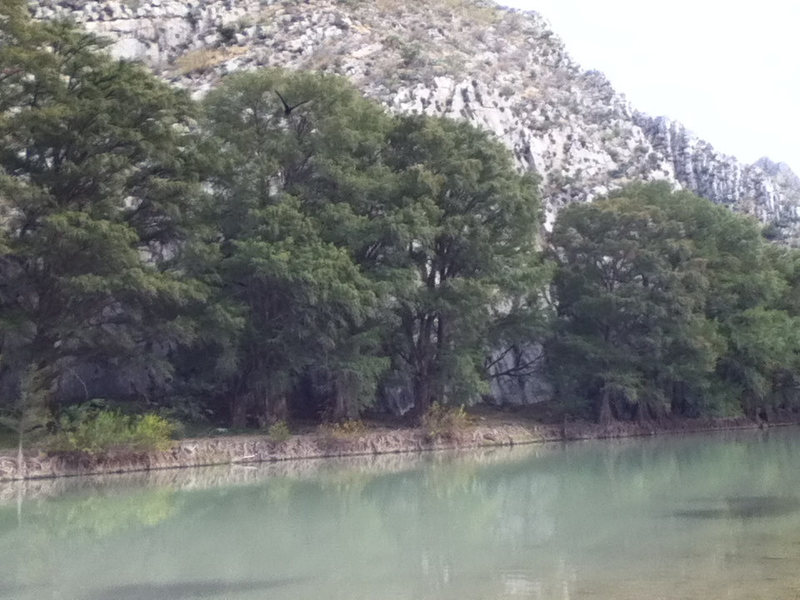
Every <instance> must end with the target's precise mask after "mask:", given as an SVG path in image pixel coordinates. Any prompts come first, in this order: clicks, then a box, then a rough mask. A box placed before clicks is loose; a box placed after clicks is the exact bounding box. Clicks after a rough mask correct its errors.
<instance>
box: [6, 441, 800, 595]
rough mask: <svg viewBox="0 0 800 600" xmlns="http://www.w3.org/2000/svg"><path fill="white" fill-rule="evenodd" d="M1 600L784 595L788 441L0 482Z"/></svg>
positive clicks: (790, 534) (794, 575)
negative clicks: (15, 483)
mask: <svg viewBox="0 0 800 600" xmlns="http://www.w3.org/2000/svg"><path fill="white" fill-rule="evenodd" d="M0 598H3V599H6V598H7V599H14V600H28V599H30V600H44V599H51V598H52V599H56V598H57V599H64V600H193V599H217V600H252V599H270V600H283V599H293V600H308V599H320V600H428V599H437V600H438V599H441V600H471V599H474V600H498V599H512V598H513V599H547V600H549V599H559V600H562V599H563V600H566V599H578V598H580V599H584V598H585V599H593V600H612V599H613V600H626V599H648V600H649V599H659V598H663V599H666V598H669V599H683V598H685V599H706V598H714V599H742V600H744V599H747V600H755V599H759V598H763V599H764V600H784V599H789V600H798V599H800V431H798V430H796V429H784V430H779V431H770V432H742V433H736V434H715V435H692V436H687V437H662V438H654V439H646V440H628V441H623V442H592V443H575V444H569V445H564V446H561V445H549V446H539V447H528V448H523V449H516V450H508V449H498V450H492V451H483V452H477V453H466V454H427V455H424V456H421V457H407V456H406V457H403V456H389V457H378V458H377V459H358V460H351V461H305V462H302V463H296V464H294V465H273V466H266V467H258V468H248V467H241V466H240V467H233V468H225V469H197V470H186V471H165V472H159V473H151V474H149V475H147V474H141V475H131V476H117V477H110V478H103V479H101V478H84V479H80V480H57V481H49V482H31V483H28V484H24V485H9V484H0Z"/></svg>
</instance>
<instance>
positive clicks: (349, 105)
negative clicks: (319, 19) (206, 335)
mask: <svg viewBox="0 0 800 600" xmlns="http://www.w3.org/2000/svg"><path fill="white" fill-rule="evenodd" d="M282 99H286V100H287V101H288V102H290V103H291V104H290V106H294V105H296V104H301V103H302V104H301V106H297V107H296V108H293V109H292V110H288V109H287V107H286V105H284V104H283V102H282ZM205 108H206V114H207V123H208V129H209V134H210V136H211V139H212V140H213V147H214V149H213V152H214V154H215V155H216V157H217V163H216V168H215V172H214V177H213V188H214V203H213V206H212V207H211V210H210V211H209V213H208V217H209V221H210V222H212V223H214V227H213V228H212V233H213V237H212V239H213V245H214V246H215V250H214V253H215V255H216V259H215V260H214V261H212V262H211V263H209V262H206V263H205V268H207V269H208V272H207V273H206V275H205V276H206V277H209V276H210V277H211V280H213V281H216V287H217V289H218V293H219V297H220V301H224V302H229V303H230V306H231V309H232V310H233V311H235V312H236V313H238V314H239V315H240V317H241V319H240V327H239V328H238V329H237V330H230V331H229V332H228V334H229V338H228V339H229V341H228V347H229V348H230V349H231V352H228V353H223V352H222V351H221V350H222V348H221V347H219V348H218V356H219V358H220V359H223V358H224V357H226V356H228V357H230V358H231V359H232V360H227V361H225V364H226V365H227V368H228V370H227V376H226V377H225V378H224V379H225V381H226V384H225V386H224V388H223V390H221V392H222V393H223V394H226V395H227V396H228V398H229V400H230V403H231V416H232V422H233V423H234V424H235V425H237V426H241V425H244V424H245V423H246V420H247V419H246V415H247V412H248V411H250V412H251V413H254V414H256V416H258V417H259V418H260V419H262V420H266V421H274V420H277V419H282V418H285V417H286V416H287V412H288V410H287V409H288V400H289V398H290V396H292V395H294V396H295V397H296V396H299V395H301V393H300V389H301V387H302V388H303V395H305V396H308V395H317V396H322V402H321V406H318V407H317V409H319V410H321V411H322V412H323V413H324V414H323V416H325V417H328V418H333V419H341V418H345V417H356V416H358V413H359V410H360V408H361V407H362V406H363V405H365V404H368V403H371V402H372V400H373V399H374V395H375V385H376V382H377V378H378V376H379V375H380V373H381V371H382V370H383V369H384V368H385V366H386V360H385V359H383V358H382V357H381V354H380V352H379V351H378V346H377V344H378V341H379V340H378V331H377V329H376V327H375V324H376V316H377V311H378V308H379V307H378V300H377V293H378V289H377V287H376V286H375V284H374V281H373V280H371V279H370V278H368V277H366V276H365V275H364V273H363V272H362V270H361V269H360V268H359V266H358V265H357V263H356V261H355V257H356V255H357V254H358V253H359V252H360V251H361V250H362V247H363V246H364V242H363V239H364V236H365V235H367V234H366V233H365V230H367V229H368V228H369V222H368V219H367V218H366V215H364V214H363V213H364V210H365V209H364V204H365V203H366V202H367V200H366V197H368V196H370V195H371V194H372V193H373V192H372V191H371V189H372V188H374V187H375V186H377V185H379V180H380V177H370V172H371V170H372V171H374V170H376V169H378V167H375V163H376V161H377V160H378V159H379V158H380V150H381V148H382V146H383V143H384V140H385V132H386V129H387V128H388V125H389V123H390V120H389V118H388V117H387V116H386V115H385V113H384V112H383V111H382V110H381V109H380V108H379V107H378V106H377V105H375V104H373V103H371V102H368V101H366V100H365V99H364V98H362V97H361V96H360V95H359V94H358V93H357V92H356V91H355V89H354V88H352V86H350V85H349V84H347V83H346V82H345V81H344V80H342V79H339V78H333V77H325V76H319V75H313V74H304V73H299V74H295V73H288V72H282V71H277V70H265V71H261V72H256V73H247V74H241V75H236V76H232V77H230V78H229V79H228V80H226V81H225V82H224V83H223V85H222V86H220V88H218V89H217V90H214V91H213V92H212V93H210V94H209V96H208V98H207V99H206V102H205ZM378 170H379V169H378ZM216 343H217V344H218V345H219V340H217V341H216ZM301 384H305V386H304V387H303V386H302V385H301ZM315 390H316V393H314V392H315Z"/></svg>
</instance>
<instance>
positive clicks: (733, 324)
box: [549, 184, 800, 421]
mask: <svg viewBox="0 0 800 600" xmlns="http://www.w3.org/2000/svg"><path fill="white" fill-rule="evenodd" d="M551 244H552V250H551V252H552V255H553V258H554V260H555V261H556V262H557V264H558V268H557V271H556V276H555V279H554V292H555V298H554V299H555V301H556V303H557V306H558V319H557V325H556V330H555V332H554V335H553V337H552V340H551V343H550V348H549V349H550V358H551V360H552V363H553V365H554V369H553V372H554V376H555V378H556V380H557V383H558V386H559V391H560V395H561V397H562V398H563V399H565V400H566V401H568V402H569V401H571V402H572V403H573V404H577V405H583V406H584V407H586V408H588V409H590V410H591V412H593V413H594V415H595V416H596V417H597V418H598V419H599V420H601V421H607V420H609V419H611V418H639V419H650V418H654V417H660V416H663V415H665V414H670V413H671V414H679V415H686V416H698V415H708V414H712V415H713V414H716V415H723V414H739V413H742V412H743V413H746V414H749V415H751V416H757V415H759V416H762V417H766V416H769V415H770V414H771V413H772V412H773V411H774V410H776V409H778V410H781V409H782V410H786V409H795V408H796V407H797V405H798V394H797V387H798V381H797V375H796V374H797V370H798V366H799V365H798V358H799V357H800V355H799V354H798V351H800V337H798V332H800V329H798V326H799V325H800V322H798V321H797V296H796V294H795V293H794V285H795V279H794V278H795V276H796V271H795V265H796V261H797V258H798V253H797V252H796V251H793V250H790V249H788V248H779V247H775V246H771V245H770V244H769V243H768V242H766V241H765V240H764V238H763V236H762V235H761V226H760V225H759V224H758V223H757V222H756V221H755V220H754V219H751V218H748V217H744V216H740V215H735V214H733V213H732V212H730V211H729V210H727V209H726V208H724V207H720V206H716V205H713V204H712V203H710V202H707V201H705V200H702V199H700V198H697V197H696V196H693V195H691V194H688V193H685V192H677V193H673V192H671V191H670V189H669V187H668V186H667V185H666V184H650V185H633V186H630V187H628V188H627V189H624V190H622V191H620V192H618V193H616V194H614V195H612V197H610V198H608V199H605V200H602V201H598V202H595V203H592V204H584V205H575V206H570V207H568V208H567V209H565V210H564V211H563V212H562V213H561V214H560V215H559V217H558V220H557V222H556V225H555V228H554V230H553V233H552V237H551Z"/></svg>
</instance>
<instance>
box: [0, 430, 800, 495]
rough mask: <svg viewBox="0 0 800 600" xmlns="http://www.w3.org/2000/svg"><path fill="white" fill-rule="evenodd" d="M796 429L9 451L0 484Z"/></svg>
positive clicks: (421, 435) (264, 440)
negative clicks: (97, 452)
mask: <svg viewBox="0 0 800 600" xmlns="http://www.w3.org/2000/svg"><path fill="white" fill-rule="evenodd" d="M799 421H800V418H795V419H792V420H782V421H780V422H770V423H764V422H756V421H753V420H750V419H746V418H731V419H681V420H668V421H661V422H652V423H627V422H625V423H623V422H617V423H613V424H611V425H609V426H601V425H597V424H594V423H587V422H574V423H564V424H561V425H552V424H538V423H530V422H525V421H523V420H521V421H520V422H518V423H513V422H503V423H486V422H483V423H479V424H477V425H475V426H472V427H468V428H465V429H463V430H460V431H458V432H455V433H452V434H450V435H443V436H439V437H436V438H431V437H430V436H429V435H428V434H427V433H426V432H425V431H424V430H422V429H412V428H378V429H373V430H369V431H367V432H365V433H363V434H360V435H352V436H332V435H326V434H321V433H311V434H303V435H295V436H292V437H291V438H289V439H288V440H286V441H282V442H277V441H274V440H271V439H269V437H267V436H235V437H211V438H196V439H184V440H179V441H176V442H175V444H174V445H173V447H172V448H171V449H170V450H167V451H164V452H148V453H132V452H126V453H112V454H108V455H102V456H89V455H83V454H54V455H45V454H42V453H38V452H35V451H34V452H28V453H26V456H25V464H24V466H23V469H22V472H20V470H19V469H18V465H17V460H16V454H15V453H14V452H12V451H6V452H5V453H0V481H10V480H22V479H43V478H55V477H77V476H82V475H98V474H110V473H131V472H137V471H152V470H159V469H181V468H189V467H200V466H211V465H236V464H251V463H262V462H277V461H289V460H302V459H311V458H314V459H318V458H330V457H346V456H365V455H380V454H398V453H409V452H426V451H434V450H454V449H455V450H458V449H472V448H485V447H491V446H515V445H522V444H537V443H545V442H566V441H574V440H593V439H612V438H627V437H639V436H652V435H665V434H682V433H694V432H706V431H728V430H737V429H758V428H766V427H776V426H785V425H795V424H798V422H799Z"/></svg>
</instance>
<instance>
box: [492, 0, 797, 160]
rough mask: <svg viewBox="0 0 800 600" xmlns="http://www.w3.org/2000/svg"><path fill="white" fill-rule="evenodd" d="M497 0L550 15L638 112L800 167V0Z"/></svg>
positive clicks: (742, 154)
mask: <svg viewBox="0 0 800 600" xmlns="http://www.w3.org/2000/svg"><path fill="white" fill-rule="evenodd" d="M498 2H499V3H500V4H503V5H506V6H513V7H515V8H523V9H528V10H535V11H537V12H539V13H540V14H542V15H543V16H544V17H545V18H546V19H547V20H549V21H550V23H552V25H553V29H554V31H555V33H556V34H558V35H559V36H560V37H561V39H562V40H564V43H565V45H566V47H567V51H568V52H569V53H570V55H571V56H572V57H573V58H574V59H575V60H577V61H578V62H579V63H580V64H581V66H582V67H583V68H585V69H597V70H599V71H603V72H604V73H605V74H606V76H607V77H608V78H609V80H610V81H611V83H612V84H613V85H614V87H615V89H616V90H617V91H619V92H622V93H624V94H625V95H626V96H627V97H628V99H629V100H630V101H631V102H632V103H633V105H634V106H635V107H636V108H638V109H639V110H642V111H644V112H646V113H649V114H651V115H654V116H655V115H665V116H668V117H670V118H672V119H675V120H678V121H681V122H682V123H683V124H684V125H686V127H688V128H689V129H690V130H692V131H694V132H695V133H696V134H697V135H699V136H700V137H701V138H703V139H705V140H707V141H708V142H710V143H711V144H713V145H714V147H715V148H716V149H717V150H719V151H721V152H725V153H727V154H733V155H735V156H737V157H738V158H739V159H740V160H742V161H745V162H753V161H755V160H757V159H758V158H760V157H761V156H769V157H770V158H771V159H773V160H775V161H782V162H786V163H788V164H789V165H790V166H791V167H792V168H793V169H794V171H795V172H796V173H799V174H800V0H758V1H753V0H669V1H667V2H655V1H653V0H650V1H648V0H602V1H600V0H498Z"/></svg>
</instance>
